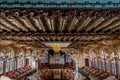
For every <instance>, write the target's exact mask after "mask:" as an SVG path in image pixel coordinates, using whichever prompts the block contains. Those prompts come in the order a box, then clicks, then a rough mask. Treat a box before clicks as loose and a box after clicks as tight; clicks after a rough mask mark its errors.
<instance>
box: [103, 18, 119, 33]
mask: <svg viewBox="0 0 120 80" xmlns="http://www.w3.org/2000/svg"><path fill="white" fill-rule="evenodd" d="M117 26H120V20H118V21H116V22H114V23H113V24H111V25H110V26H108V27H106V28H105V29H103V30H102V31H103V32H105V31H107V30H109V29H112V28H115V27H117Z"/></svg>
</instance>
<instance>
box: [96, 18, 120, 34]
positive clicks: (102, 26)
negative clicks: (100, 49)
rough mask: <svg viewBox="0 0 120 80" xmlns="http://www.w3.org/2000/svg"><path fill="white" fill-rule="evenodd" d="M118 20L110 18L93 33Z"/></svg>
mask: <svg viewBox="0 0 120 80" xmlns="http://www.w3.org/2000/svg"><path fill="white" fill-rule="evenodd" d="M118 19H119V18H118V17H112V18H111V19H108V20H106V22H105V23H103V24H102V25H100V26H98V27H97V28H96V29H95V30H94V32H97V31H98V30H100V29H102V28H104V27H106V26H108V25H109V24H111V23H112V22H113V21H115V20H118Z"/></svg>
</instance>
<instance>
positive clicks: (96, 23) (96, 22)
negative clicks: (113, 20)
mask: <svg viewBox="0 0 120 80" xmlns="http://www.w3.org/2000/svg"><path fill="white" fill-rule="evenodd" d="M104 20H105V19H104V18H103V17H100V18H98V19H97V20H96V21H95V22H94V23H93V24H92V25H90V26H88V27H87V28H86V32H87V31H89V30H91V29H94V28H95V27H96V26H98V25H99V24H101V23H102V22H103V21H104Z"/></svg>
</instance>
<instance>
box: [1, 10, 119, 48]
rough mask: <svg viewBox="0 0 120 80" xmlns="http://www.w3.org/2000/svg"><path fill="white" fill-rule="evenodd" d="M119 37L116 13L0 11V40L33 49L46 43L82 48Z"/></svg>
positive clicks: (94, 11) (117, 14)
mask: <svg viewBox="0 0 120 80" xmlns="http://www.w3.org/2000/svg"><path fill="white" fill-rule="evenodd" d="M119 34H120V9H63V10H62V9H0V39H1V40H7V41H13V42H16V43H19V44H25V45H30V46H33V47H36V48H43V47H46V46H45V45H44V44H43V43H42V42H46V41H48V42H72V44H70V45H69V46H68V47H83V46H86V45H90V44H96V43H98V42H100V41H104V40H114V39H119Z"/></svg>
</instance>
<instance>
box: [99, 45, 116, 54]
mask: <svg viewBox="0 0 120 80" xmlns="http://www.w3.org/2000/svg"><path fill="white" fill-rule="evenodd" d="M102 51H104V52H105V53H107V55H110V54H111V53H112V52H113V51H114V49H113V48H112V47H110V46H102V47H101V48H100V49H99V54H100V55H101V53H102Z"/></svg>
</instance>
